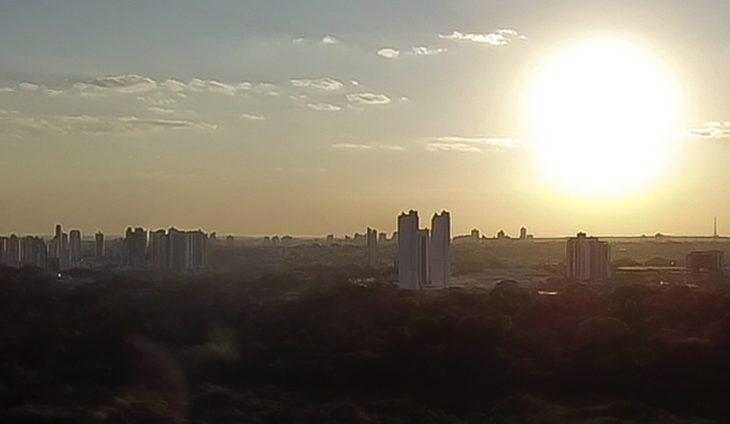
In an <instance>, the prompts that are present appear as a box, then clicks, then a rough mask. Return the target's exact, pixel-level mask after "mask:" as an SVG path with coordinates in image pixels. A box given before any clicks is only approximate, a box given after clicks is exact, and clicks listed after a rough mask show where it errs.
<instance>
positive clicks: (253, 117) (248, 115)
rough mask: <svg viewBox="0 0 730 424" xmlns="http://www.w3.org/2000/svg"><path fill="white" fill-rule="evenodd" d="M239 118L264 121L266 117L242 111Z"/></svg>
mask: <svg viewBox="0 0 730 424" xmlns="http://www.w3.org/2000/svg"><path fill="white" fill-rule="evenodd" d="M241 119H243V120H244V121H265V120H266V118H265V117H264V116H261V115H255V114H253V113H242V114H241Z"/></svg>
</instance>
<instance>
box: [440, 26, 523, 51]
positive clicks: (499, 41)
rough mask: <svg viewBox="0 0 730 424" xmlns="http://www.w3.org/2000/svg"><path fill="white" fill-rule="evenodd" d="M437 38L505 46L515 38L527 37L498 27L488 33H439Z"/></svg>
mask: <svg viewBox="0 0 730 424" xmlns="http://www.w3.org/2000/svg"><path fill="white" fill-rule="evenodd" d="M439 38H441V39H444V40H454V41H468V42H472V43H477V44H483V45H487V46H494V47H500V46H506V45H508V44H510V43H511V42H513V41H515V40H526V39H527V37H525V36H524V35H521V34H520V33H518V32H517V31H515V30H513V29H498V30H497V31H495V32H489V33H469V32H461V31H454V32H452V33H451V34H447V35H444V34H439Z"/></svg>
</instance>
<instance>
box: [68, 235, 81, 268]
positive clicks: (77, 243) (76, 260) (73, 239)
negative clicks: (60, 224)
mask: <svg viewBox="0 0 730 424" xmlns="http://www.w3.org/2000/svg"><path fill="white" fill-rule="evenodd" d="M68 255H69V264H70V266H71V268H76V267H78V266H79V265H81V231H79V230H71V232H70V233H69V244H68Z"/></svg>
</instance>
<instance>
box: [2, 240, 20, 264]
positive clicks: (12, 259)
mask: <svg viewBox="0 0 730 424" xmlns="http://www.w3.org/2000/svg"><path fill="white" fill-rule="evenodd" d="M6 254H7V255H6V257H7V260H6V261H5V265H7V266H10V267H13V268H18V267H20V259H21V253H20V239H19V238H18V236H16V235H15V234H11V235H10V238H8V242H7V250H6Z"/></svg>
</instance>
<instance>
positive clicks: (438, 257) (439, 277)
mask: <svg viewBox="0 0 730 424" xmlns="http://www.w3.org/2000/svg"><path fill="white" fill-rule="evenodd" d="M431 228H432V231H431V232H429V230H428V229H420V228H419V222H418V212H416V211H414V210H411V211H410V212H408V213H403V214H401V215H400V216H399V217H398V286H399V287H400V288H402V289H407V290H421V289H424V288H426V287H438V288H444V287H448V286H449V284H450V282H451V216H450V214H449V213H448V212H445V211H444V212H442V213H441V214H436V215H434V217H433V220H432V221H431Z"/></svg>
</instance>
